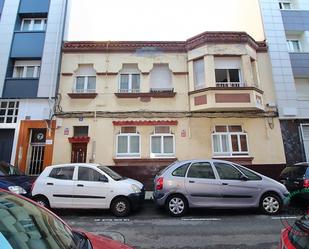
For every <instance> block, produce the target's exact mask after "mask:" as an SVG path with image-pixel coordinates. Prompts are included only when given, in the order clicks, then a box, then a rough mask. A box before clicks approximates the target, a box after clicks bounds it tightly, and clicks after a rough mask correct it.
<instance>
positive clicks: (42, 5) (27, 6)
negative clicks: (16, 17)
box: [18, 0, 50, 14]
mask: <svg viewBox="0 0 309 249" xmlns="http://www.w3.org/2000/svg"><path fill="white" fill-rule="evenodd" d="M49 2H50V0H40V1H37V0H21V2H20V6H19V11H18V12H19V13H20V14H34V13H48V10H49Z"/></svg>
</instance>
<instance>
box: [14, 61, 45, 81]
mask: <svg viewBox="0 0 309 249" xmlns="http://www.w3.org/2000/svg"><path fill="white" fill-rule="evenodd" d="M18 67H22V68H23V73H22V76H21V77H17V68H18ZM27 67H34V72H33V77H27ZM40 71H41V61H16V62H15V64H14V70H13V78H16V79H23V78H30V79H33V78H34V79H36V78H39V77H40Z"/></svg>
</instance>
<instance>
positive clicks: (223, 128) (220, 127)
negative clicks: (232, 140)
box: [215, 125, 227, 132]
mask: <svg viewBox="0 0 309 249" xmlns="http://www.w3.org/2000/svg"><path fill="white" fill-rule="evenodd" d="M215 131H216V132H227V128H226V126H225V125H216V127H215Z"/></svg>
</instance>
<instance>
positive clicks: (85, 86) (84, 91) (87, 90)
mask: <svg viewBox="0 0 309 249" xmlns="http://www.w3.org/2000/svg"><path fill="white" fill-rule="evenodd" d="M79 77H80V78H84V87H83V91H82V92H80V91H77V78H79ZM90 77H94V78H95V88H94V89H88V83H89V78H90ZM96 91H97V77H96V76H95V75H76V76H75V84H74V89H73V92H74V93H96Z"/></svg>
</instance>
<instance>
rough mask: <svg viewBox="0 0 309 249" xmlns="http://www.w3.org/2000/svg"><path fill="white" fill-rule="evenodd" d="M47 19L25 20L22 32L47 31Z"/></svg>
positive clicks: (22, 23) (23, 20)
mask: <svg viewBox="0 0 309 249" xmlns="http://www.w3.org/2000/svg"><path fill="white" fill-rule="evenodd" d="M46 23H47V19H46V18H24V19H22V22H21V28H20V30H21V31H43V30H45V29H46Z"/></svg>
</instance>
